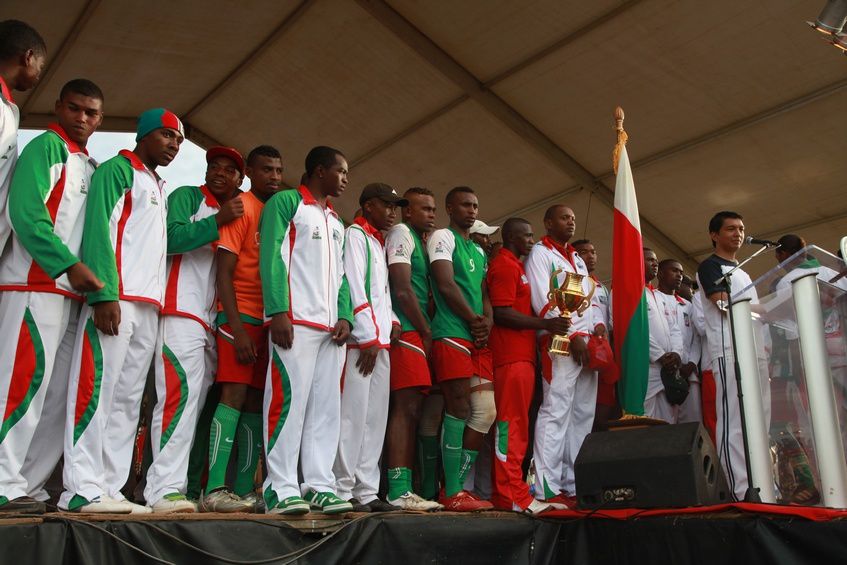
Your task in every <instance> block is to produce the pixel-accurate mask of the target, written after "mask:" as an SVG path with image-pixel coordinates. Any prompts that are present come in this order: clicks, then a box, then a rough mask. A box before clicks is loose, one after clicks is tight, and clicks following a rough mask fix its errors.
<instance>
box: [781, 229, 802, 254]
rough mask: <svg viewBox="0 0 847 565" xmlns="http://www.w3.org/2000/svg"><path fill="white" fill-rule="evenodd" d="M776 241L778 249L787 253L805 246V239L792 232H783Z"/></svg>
mask: <svg viewBox="0 0 847 565" xmlns="http://www.w3.org/2000/svg"><path fill="white" fill-rule="evenodd" d="M776 242H777V243H778V244H779V249H781V250H782V251H784V252H785V253H788V254H789V255H794V254H795V253H797V252H798V251H800V250H801V249H803V248H804V247H806V240H805V239H803V238H802V237H800V236H799V235H795V234H793V233H787V234H785V235H784V236H782V237H781V238H779V239H777V240H776Z"/></svg>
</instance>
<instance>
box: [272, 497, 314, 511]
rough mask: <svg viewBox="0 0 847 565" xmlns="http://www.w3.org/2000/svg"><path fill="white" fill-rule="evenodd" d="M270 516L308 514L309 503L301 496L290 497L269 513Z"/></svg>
mask: <svg viewBox="0 0 847 565" xmlns="http://www.w3.org/2000/svg"><path fill="white" fill-rule="evenodd" d="M267 513H268V514H308V513H309V503H308V502H306V501H305V500H303V499H302V498H300V497H299V496H289V497H288V498H286V499H285V500H283V501H282V502H280V503H279V504H277V505H276V506H274V507H273V508H271V509H270V510H268V511H267Z"/></svg>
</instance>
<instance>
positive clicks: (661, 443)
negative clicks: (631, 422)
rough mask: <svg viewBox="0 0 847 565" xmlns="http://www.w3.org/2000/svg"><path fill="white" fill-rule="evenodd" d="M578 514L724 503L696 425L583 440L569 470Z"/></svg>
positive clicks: (711, 452) (717, 471)
mask: <svg viewBox="0 0 847 565" xmlns="http://www.w3.org/2000/svg"><path fill="white" fill-rule="evenodd" d="M574 472H575V476H576V496H577V500H578V503H579V506H580V508H670V507H687V506H704V505H710V504H721V503H726V502H730V499H731V493H730V492H729V488H728V487H727V483H726V477H725V476H724V472H723V469H722V468H721V464H720V461H719V460H718V456H717V452H716V451H715V446H714V444H713V443H712V440H711V438H709V435H708V434H707V433H706V430H705V429H703V426H702V425H700V424H699V423H689V424H676V425H668V426H652V427H648V428H638V429H631V430H627V429H622V430H619V431H611V432H595V433H592V434H589V435H588V436H587V437H586V438H585V441H584V442H583V444H582V449H580V451H579V455H578V456H577V458H576V464H575V468H574Z"/></svg>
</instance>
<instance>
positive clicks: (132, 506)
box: [121, 500, 153, 514]
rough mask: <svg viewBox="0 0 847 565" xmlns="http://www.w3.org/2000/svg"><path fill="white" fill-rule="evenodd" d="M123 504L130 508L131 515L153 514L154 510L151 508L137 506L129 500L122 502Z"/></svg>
mask: <svg viewBox="0 0 847 565" xmlns="http://www.w3.org/2000/svg"><path fill="white" fill-rule="evenodd" d="M121 504H126V505H128V506H129V513H130V514H152V513H153V509H152V508H150V507H149V506H143V505H141V504H136V503H134V502H130V501H129V500H123V501H121Z"/></svg>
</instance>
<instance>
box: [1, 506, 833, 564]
mask: <svg viewBox="0 0 847 565" xmlns="http://www.w3.org/2000/svg"><path fill="white" fill-rule="evenodd" d="M845 518H847V512H845V511H833V510H827V509H820V508H800V507H784V506H771V505H753V504H732V505H723V506H715V507H704V508H689V509H684V510H599V511H595V512H587V511H586V512H576V511H562V512H555V513H549V514H546V515H544V516H543V517H538V518H536V517H528V516H524V515H520V514H514V513H506V512H485V513H480V514H473V515H468V514H456V513H448V512H441V513H434V514H415V513H399V512H397V513H390V514H347V515H344V516H343V517H337V518H336V517H326V516H323V515H319V514H309V515H306V516H303V517H299V518H297V519H285V518H280V517H275V516H264V515H255V514H186V515H182V516H176V517H173V518H169V519H163V518H162V517H161V516H151V515H147V516H140V517H129V516H126V515H80V514H61V513H55V514H45V515H44V516H40V517H10V518H6V519H2V520H0V547H2V551H0V563H4V564H5V563H9V564H12V565H25V564H26V565H28V564H53V563H55V564H63V565H72V564H85V565H92V564H98V565H99V564H112V563H114V564H118V563H120V564H135V563H138V564H141V563H145V564H146V563H178V564H183V563H185V564H200V563H202V564H204V565H205V564H218V563H221V564H222V563H229V564H233V563H250V564H254V565H258V564H263V563H268V564H270V563H278V564H281V563H309V564H321V565H328V564H334V563H362V564H386V565H390V564H401V565H413V564H418V563H422V564H424V563H426V564H430V563H432V564H453V563H455V564H457V565H474V564H486V565H490V564H512V563H527V564H546V563H578V564H640V563H644V564H651V565H663V564H674V565H682V564H687V563H692V564H694V563H698V564H699V563H702V564H708V565H718V564H720V565H723V564H733V563H737V564H741V565H758V564H765V563H767V564H782V563H785V564H788V563H791V564H796V563H809V564H815V565H822V564H836V563H845V562H847V520H845Z"/></svg>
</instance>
